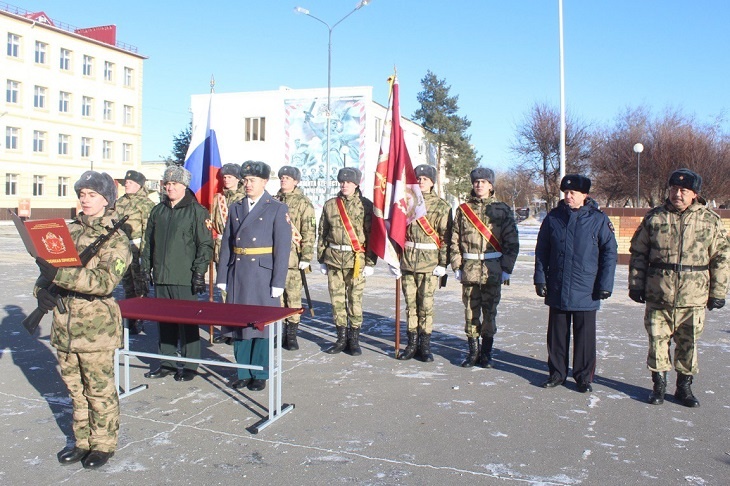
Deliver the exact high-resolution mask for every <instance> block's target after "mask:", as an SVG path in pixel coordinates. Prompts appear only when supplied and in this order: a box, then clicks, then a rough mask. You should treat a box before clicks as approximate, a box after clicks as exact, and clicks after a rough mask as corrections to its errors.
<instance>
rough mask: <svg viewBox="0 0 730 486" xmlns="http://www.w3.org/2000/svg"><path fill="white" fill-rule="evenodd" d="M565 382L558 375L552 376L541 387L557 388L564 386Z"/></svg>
mask: <svg viewBox="0 0 730 486" xmlns="http://www.w3.org/2000/svg"><path fill="white" fill-rule="evenodd" d="M564 382H565V380H564V379H562V378H560V377H559V376H558V375H551V376H550V378H548V380H547V381H546V382H545V383H543V384H542V385H540V386H542V387H543V388H555V387H556V386H560V385H562V384H563V383H564Z"/></svg>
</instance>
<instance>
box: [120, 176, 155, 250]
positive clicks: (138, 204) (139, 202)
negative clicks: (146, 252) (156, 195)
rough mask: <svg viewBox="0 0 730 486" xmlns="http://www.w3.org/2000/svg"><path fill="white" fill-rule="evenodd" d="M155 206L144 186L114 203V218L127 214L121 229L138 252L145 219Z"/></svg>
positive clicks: (142, 236) (145, 223)
mask: <svg viewBox="0 0 730 486" xmlns="http://www.w3.org/2000/svg"><path fill="white" fill-rule="evenodd" d="M154 207H155V203H154V201H152V199H150V193H149V191H148V190H147V188H146V187H141V188H140V190H139V191H137V192H136V193H134V194H124V195H123V196H122V197H120V198H119V199H117V202H116V204H115V205H114V211H115V212H116V216H115V218H116V219H121V218H123V217H124V216H129V219H128V220H127V222H126V223H125V224H124V226H123V227H122V229H123V230H124V233H125V234H126V235H127V238H129V240H130V241H131V242H132V245H134V246H135V247H136V248H137V249H138V250H139V251H140V252H141V251H142V245H143V242H144V230H145V228H146V227H147V220H148V219H149V217H150V212H151V211H152V208H154Z"/></svg>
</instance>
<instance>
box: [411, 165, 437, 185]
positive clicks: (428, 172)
mask: <svg viewBox="0 0 730 486" xmlns="http://www.w3.org/2000/svg"><path fill="white" fill-rule="evenodd" d="M414 172H415V173H416V177H421V176H424V177H428V178H429V179H431V182H433V183H434V184H435V183H436V167H431V166H430V165H427V164H421V165H419V166H417V167H416V168H415V169H414Z"/></svg>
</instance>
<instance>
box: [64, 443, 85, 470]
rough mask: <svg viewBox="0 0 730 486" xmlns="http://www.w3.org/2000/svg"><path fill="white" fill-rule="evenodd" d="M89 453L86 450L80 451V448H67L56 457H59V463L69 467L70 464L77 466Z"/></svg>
mask: <svg viewBox="0 0 730 486" xmlns="http://www.w3.org/2000/svg"><path fill="white" fill-rule="evenodd" d="M88 453H89V451H87V450H86V449H79V448H78V447H66V448H65V449H63V450H62V451H59V453H58V454H56V457H58V462H60V463H61V464H63V465H64V466H68V465H69V464H76V463H77V462H79V461H80V460H82V459H83V458H85V457H86V455H87V454H88Z"/></svg>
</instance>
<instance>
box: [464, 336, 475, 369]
mask: <svg viewBox="0 0 730 486" xmlns="http://www.w3.org/2000/svg"><path fill="white" fill-rule="evenodd" d="M477 359H479V338H469V354H467V355H466V359H465V360H464V362H463V363H461V366H462V367H464V368H471V367H472V366H474V365H475V364H477Z"/></svg>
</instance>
